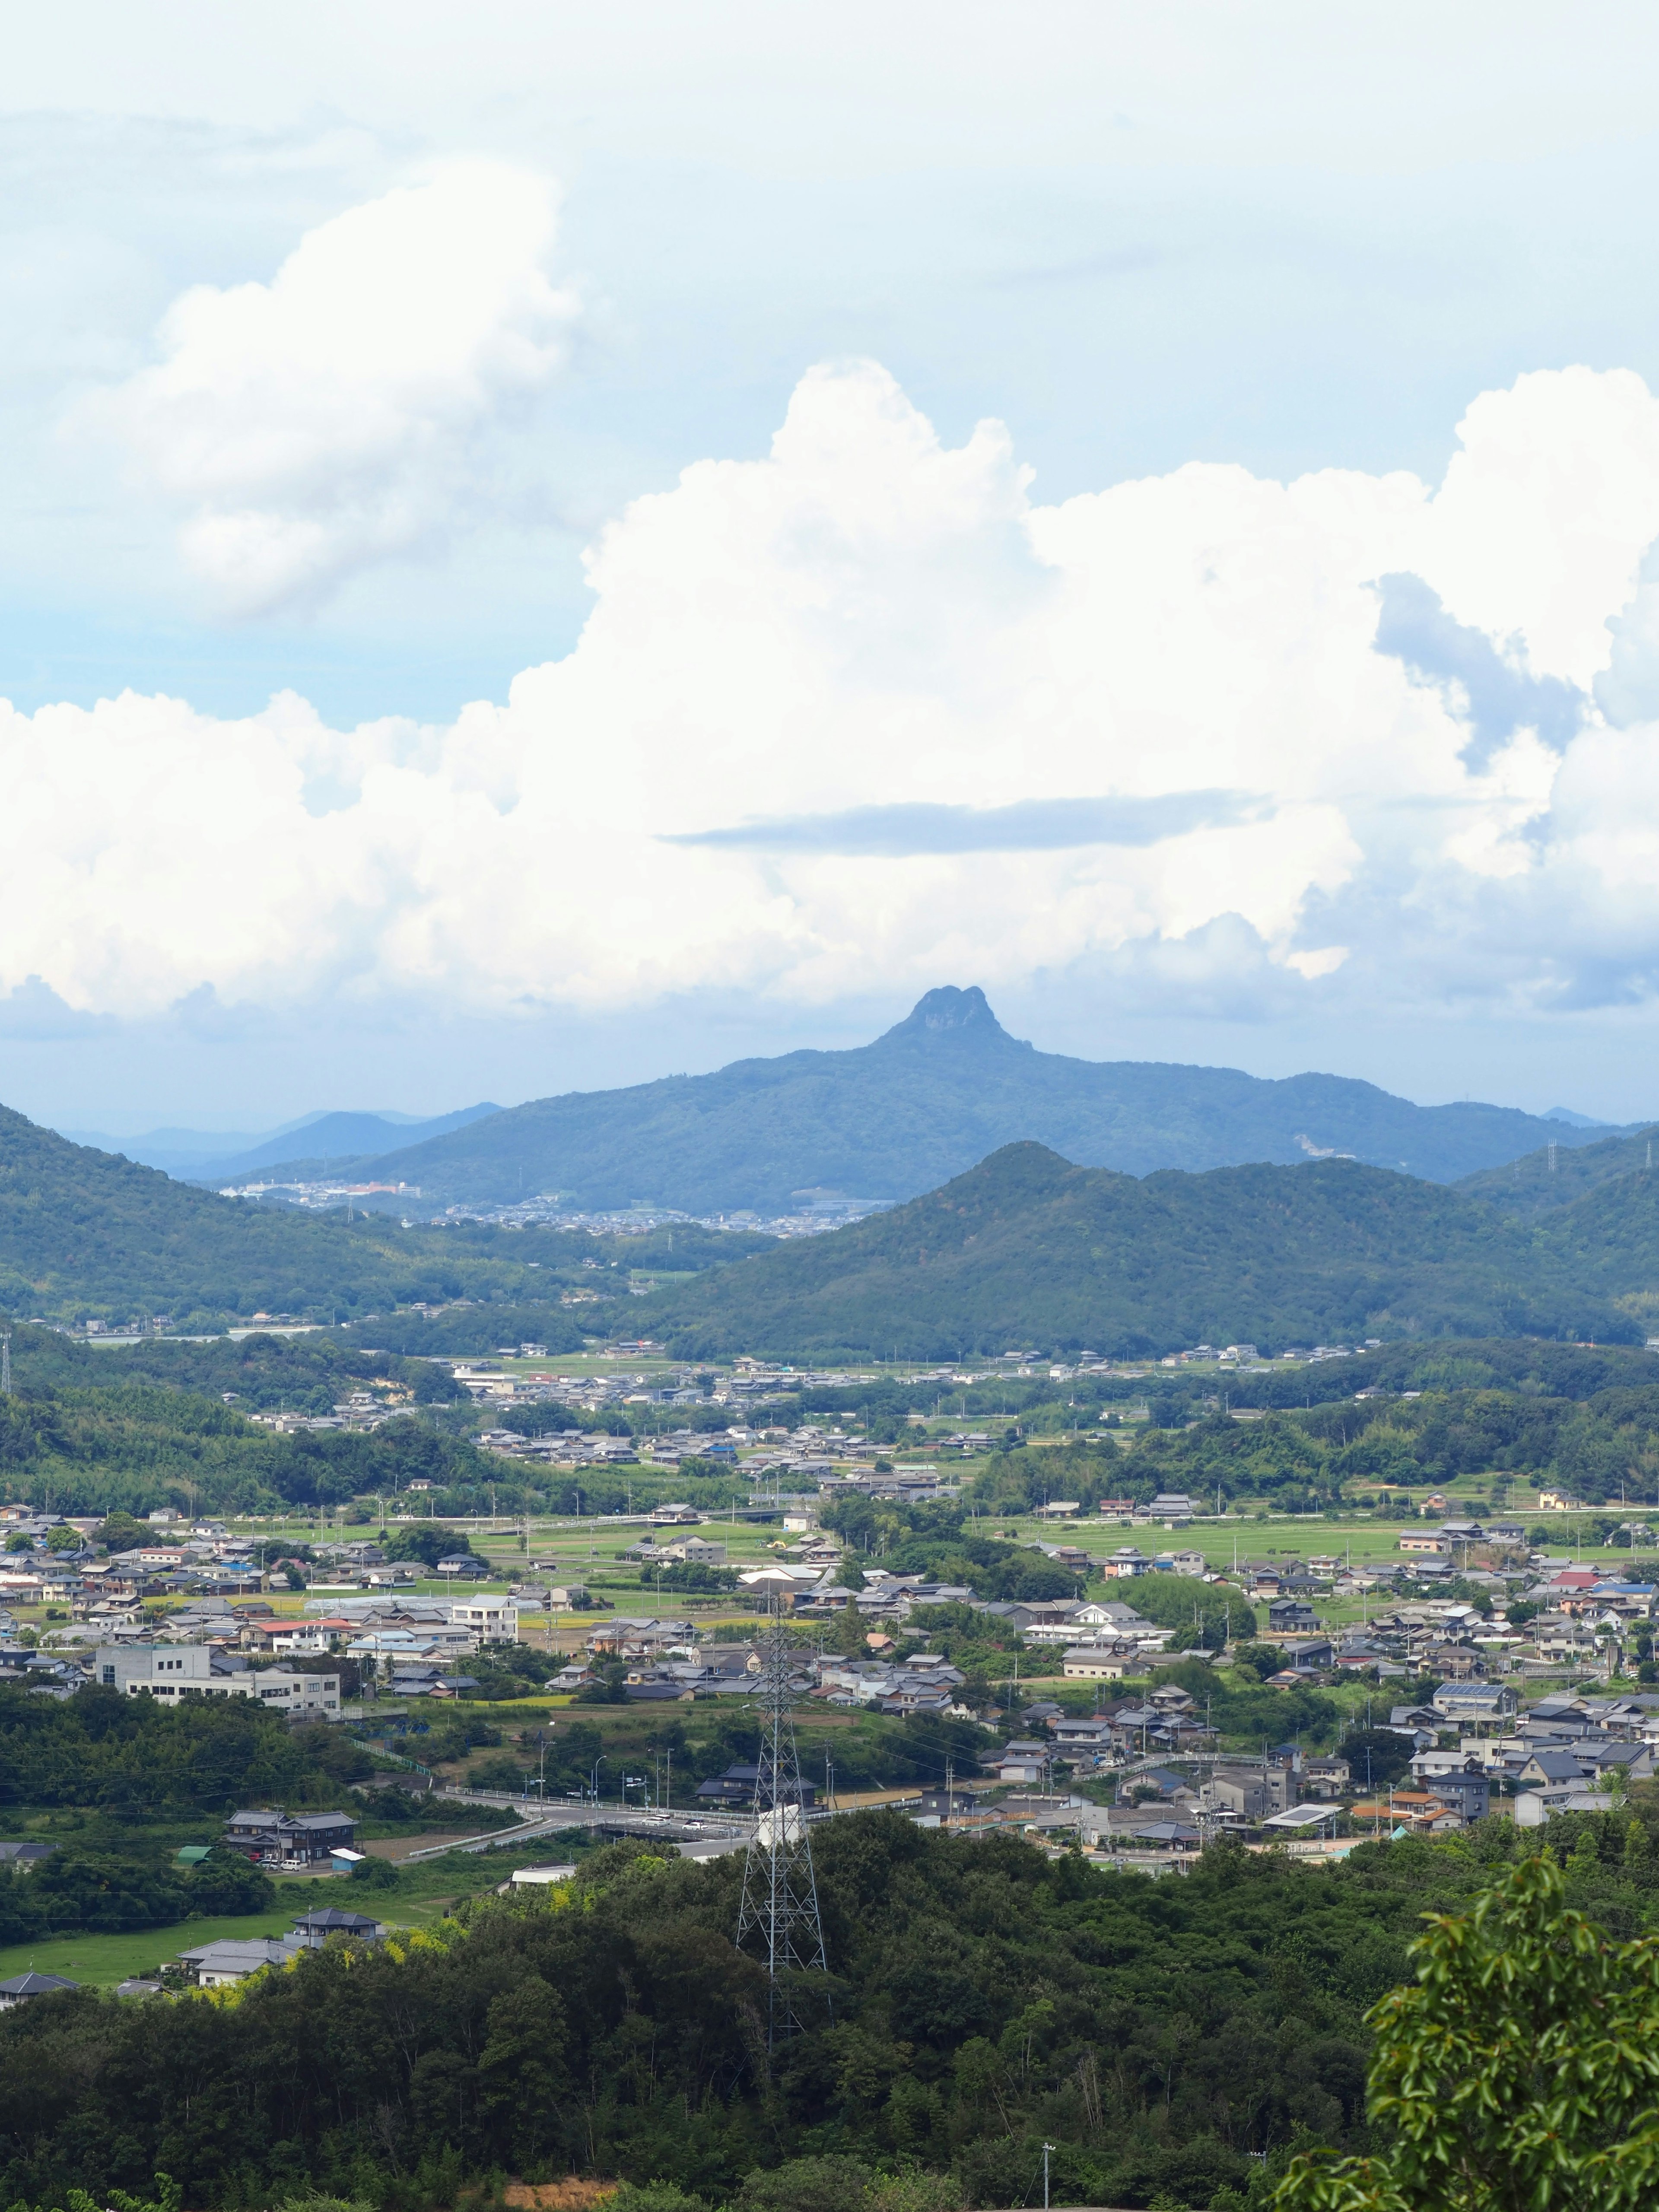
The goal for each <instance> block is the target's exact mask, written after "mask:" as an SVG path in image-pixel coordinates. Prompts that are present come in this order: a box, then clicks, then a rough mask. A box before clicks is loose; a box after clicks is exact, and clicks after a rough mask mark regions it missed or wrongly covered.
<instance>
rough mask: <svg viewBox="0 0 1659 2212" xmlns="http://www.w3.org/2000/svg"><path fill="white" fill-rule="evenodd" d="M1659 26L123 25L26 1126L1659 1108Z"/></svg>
mask: <svg viewBox="0 0 1659 2212" xmlns="http://www.w3.org/2000/svg"><path fill="white" fill-rule="evenodd" d="M1656 92H1659V18H1656V17H1655V16H1654V15H1653V14H1652V11H1651V10H1650V9H1642V8H1637V7H1633V6H1625V5H1620V4H1617V0H1614V4H1609V5H1607V6H1604V7H1602V8H1600V9H1595V10H1593V11H1587V10H1583V9H1566V8H1565V7H1538V6H1527V5H1520V6H1515V5H1509V6H1505V7H1503V8H1501V9H1500V8H1498V7H1497V6H1492V5H1486V4H1483V0H1468V4H1466V5H1464V6H1463V7H1462V8H1460V9H1455V10H1448V9H1443V8H1436V9H1430V8H1428V7H1426V6H1417V5H1411V4H1407V5H1402V6H1396V7H1395V8H1393V9H1389V10H1387V11H1372V12H1371V13H1370V14H1369V15H1364V17H1363V19H1362V15H1361V11H1358V10H1333V9H1328V8H1322V7H1315V6H1311V5H1308V6H1303V5H1296V4H1284V5H1278V6H1273V5H1268V6H1265V7H1264V6H1261V5H1254V6H1249V7H1246V6H1244V5H1242V4H1239V5H1217V4H1192V5H1182V4H1178V0H1177V4H1172V5H1170V6H1167V7H1164V8H1160V9H1146V8H1144V7H1128V6H1119V5H1115V4H1112V0H1091V4H1089V5H1086V6H1082V5H1079V6H1073V5H1071V4H1067V0H1054V4H1048V5H1040V6H1036V7H1033V6H1031V5H1030V4H1029V0H1028V4H1026V5H1024V6H1019V7H1015V6H1012V5H1000V4H998V5H986V4H973V0H967V4H955V5H952V6H951V7H949V8H946V7H944V6H942V5H934V4H933V3H932V0H913V4H910V5H908V6H905V7H902V8H900V9H894V8H893V7H891V6H890V4H889V5H884V6H882V7H879V8H878V7H873V6H870V5H867V4H861V0H850V4H847V5H843V6H842V7H841V8H839V9H836V10H834V11H828V10H809V9H795V8H785V7H782V6H780V5H777V4H775V0H774V4H772V5H769V6H760V5H735V4H722V3H721V0H707V4H702V5H695V6H691V7H687V6H685V5H684V0H680V4H678V5H674V6H665V5H660V4H657V0H638V4H633V5H628V6H623V7H618V8H613V9H600V10H595V9H591V8H586V7H583V8H578V7H575V6H568V5H564V4H562V0H539V4H538V5H536V6H534V7H530V6H523V5H518V4H506V0H496V4H490V0H482V4H480V0H473V4H471V5H469V7H468V8H467V9H465V10H463V9H458V8H455V7H453V6H450V7H438V6H435V5H432V4H429V0H400V4H399V5H398V6H397V7H396V8H393V7H392V6H390V5H386V4H381V0H358V4H355V5H349V6H346V7H344V8H342V7H340V6H339V5H338V4H334V5H331V6H330V7H329V8H327V9H324V8H323V7H321V6H318V5H313V4H308V0H290V4H289V5H288V6H286V7H284V8H283V9H282V10H281V11H276V10H272V9H224V8H222V7H220V6H216V5H214V6H209V5H195V4H170V0H156V4H155V5H153V6H152V7H150V8H148V9H144V10H143V11H137V12H135V11H133V10H131V9H125V8H118V7H116V6H113V5H106V4H102V0H63V4H60V5H59V6H58V8H57V9H52V10H49V11H48V10H37V11H35V15H34V17H33V19H32V20H31V21H27V22H26V23H19V24H15V25H14V26H12V27H11V33H10V35H9V52H8V66H7V69H6V70H5V72H4V73H3V76H0V174H3V183H4V190H3V192H0V310H3V325H4V327H5V329H6V331H7V333H8V343H7V345H6V346H5V348H4V349H0V440H3V447H4V453H5V457H6V462H7V465H6V467H5V468H4V470H3V471H0V696H3V698H4V700H5V701H6V702H8V703H7V704H6V705H4V706H3V707H0V774H3V794H4V796H3V800H0V1101H3V1103H6V1104H9V1105H11V1106H13V1107H15V1108H18V1109H21V1110H22V1111H24V1112H26V1113H28V1114H30V1115H33V1116H34V1117H36V1118H38V1119H41V1120H44V1121H51V1122H52V1123H53V1124H54V1125H55V1126H58V1127H72V1128H76V1129H82V1130H96V1131H106V1132H110V1133H114V1134H117V1135H122V1134H128V1135H133V1134H137V1133H139V1132H141V1131H143V1130H147V1129H149V1128H151V1127H155V1126H157V1125H171V1126H183V1127H197V1128H203V1129H222V1130H227V1131H230V1130H234V1131H259V1130H263V1129H266V1128H270V1127H275V1126H276V1125H277V1124H279V1123H281V1122H283V1121H288V1120H290V1119H292V1118H294V1117H295V1116H297V1115H301V1114H304V1113H306V1112H308V1111H312V1110H315V1109H323V1108H337V1107H369V1108H374V1107H379V1108H392V1109H400V1110H403V1111H405V1112H413V1113H436V1112H441V1111H444V1110H447V1109H451V1108H453V1107H456V1106H459V1105H463V1104H466V1103H471V1102H473V1101H474V1100H477V1099H481V1098H492V1099H495V1100H496V1101H497V1102H499V1103H515V1102H516V1101H518V1100H520V1099H522V1098H526V1097H538V1096H544V1095H546V1094H548V1093H550V1092H553V1091H561V1090H566V1089H570V1088H574V1087H583V1088H586V1087H591V1086H594V1085H609V1084H614V1083H624V1082H635V1081H642V1080H647V1079H650V1078H652V1077H653V1076H656V1075H659V1074H664V1073H675V1072H681V1071H696V1070H699V1069H702V1068H707V1067H712V1066H719V1065H721V1064H723V1063H724V1062H726V1061H727V1060H732V1059H733V1058H736V1057H739V1056H742V1055H744V1054H755V1053H763V1054H764V1053H774V1052H779V1051H784V1050H789V1049H793V1048H796V1047H799V1046H803V1045H823V1046H838V1045H846V1044H851V1043H857V1042H862V1041H864V1040H865V1039H866V1038H867V1037H869V1036H872V1035H874V1034H876V1033H877V1032H878V1030H881V1029H882V1028H884V1027H885V1026H887V1025H888V1024H890V1023H891V1022H892V1021H894V1020H896V1019H897V1018H900V1017H901V1016H902V1014H903V1013H904V1012H906V1011H907V1010H908V1006H910V1005H911V1004H912V1003H913V1002H914V1000H915V999H916V998H917V997H919V996H920V995H921V993H922V992H923V991H925V990H927V988H929V987H933V985H936V984H940V983H956V984H960V985H967V984H970V983H978V984H981V985H982V986H983V987H984V988H985V989H986V990H987V994H989V996H990V998H991V1001H992V1003H993V1005H994V1007H995V1008H996V1009H997V1011H998V1012H999V1014H1000V1017H1001V1018H1002V1019H1003V1021H1004V1023H1005V1024H1006V1026H1007V1027H1008V1028H1010V1029H1011V1030H1014V1031H1015V1033H1016V1034H1018V1035H1021V1036H1030V1038H1032V1039H1033V1040H1034V1041H1035V1042H1037V1043H1038V1044H1040V1045H1042V1046H1043V1047H1044V1048H1048V1049H1052V1050H1058V1051H1066V1052H1073V1053H1078V1054H1082V1055H1084V1056H1085V1057H1088V1058H1091V1059H1163V1060H1170V1059H1175V1060H1196V1061H1202V1062H1206V1063H1209V1064H1224V1065H1229V1066H1241V1067H1245V1068H1248V1069H1249V1070H1251V1071H1252V1072H1253V1073H1258V1074H1263V1075H1283V1074H1289V1073H1295V1072H1297V1071H1298V1070H1300V1069H1303V1068H1309V1067H1312V1068H1319V1069H1325V1070H1329V1071H1332V1072H1334V1073H1341V1074H1348V1075H1355V1076H1362V1077H1364V1078H1366V1079H1370V1080H1372V1081H1375V1082H1378V1083H1381V1084H1383V1085H1385V1086H1386V1087H1388V1088H1389V1089H1390V1090H1393V1091H1399V1092H1401V1093H1403V1094H1405V1095H1407V1096H1408V1097H1414V1098H1418V1099H1420V1100H1423V1101H1425V1102H1429V1103H1432V1102H1438V1101H1441V1100H1445V1099H1452V1098H1459V1097H1484V1098H1492V1099H1496V1100H1499V1101H1502V1102H1504V1103H1513V1104H1516V1105H1521V1106H1526V1107H1529V1108H1531V1109H1534V1110H1547V1109H1549V1108H1551V1107H1553V1106H1558V1105H1561V1106H1568V1107H1571V1108H1573V1109H1577V1110H1578V1111H1581V1112H1585V1113H1590V1114H1595V1115H1601V1116H1604V1117H1606V1118H1609V1119H1613V1120H1620V1121H1624V1120H1629V1119H1635V1118H1638V1117H1648V1116H1652V1115H1659V1067H1656V1053H1655V1048H1656V1043H1659V1003H1656V994H1659V775H1656V766H1659V761H1656V744H1659V398H1656V396H1655V395H1656V394H1659V283H1656V281H1655V279H1656V276H1659V270H1656V265H1655V264H1656V260H1659V241H1656V235H1655V233H1654V229H1653V226H1652V222H1651V218H1650V212H1649V211H1650V209H1651V207H1652V205H1653V204H1655V199H1656V196H1659V123H1656V120H1655V118H1656V117H1659V100H1656V96H1655V95H1656Z"/></svg>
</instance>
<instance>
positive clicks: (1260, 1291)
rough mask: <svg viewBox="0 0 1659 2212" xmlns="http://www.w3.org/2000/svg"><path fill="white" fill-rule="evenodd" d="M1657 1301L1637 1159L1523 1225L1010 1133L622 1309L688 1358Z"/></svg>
mask: <svg viewBox="0 0 1659 2212" xmlns="http://www.w3.org/2000/svg"><path fill="white" fill-rule="evenodd" d="M485 1126H486V1127H488V1126H493V1125H489V1124H486V1125H485ZM1656 1301H1659V1173H1655V1172H1650V1171H1648V1170H1645V1169H1644V1170H1638V1171H1637V1172H1635V1173H1633V1174H1630V1175H1626V1176H1622V1177H1620V1179H1619V1180H1618V1181H1616V1182H1604V1183H1601V1184H1597V1185H1595V1186H1594V1187H1592V1188H1589V1189H1587V1190H1586V1191H1585V1193H1584V1194H1583V1195H1582V1196H1581V1197H1579V1198H1577V1199H1576V1200H1574V1201H1573V1202H1572V1203H1571V1205H1567V1206H1560V1207H1558V1208H1556V1209H1554V1210H1553V1211H1552V1212H1547V1213H1545V1214H1542V1215H1541V1216H1540V1217H1538V1218H1535V1219H1532V1220H1528V1221H1521V1220H1518V1219H1516V1218H1512V1217H1511V1216H1510V1215H1509V1214H1507V1213H1505V1212H1503V1211H1502V1210H1501V1209H1500V1208H1499V1207H1498V1206H1494V1205H1492V1204H1489V1203H1486V1202H1485V1201H1483V1200H1480V1199H1477V1198H1474V1197H1469V1196H1466V1195H1464V1194H1462V1193H1460V1192H1458V1191H1455V1190H1449V1189H1447V1188H1444V1187H1443V1186H1442V1185H1440V1184H1437V1183H1432V1182H1421V1181H1419V1180H1417V1179H1416V1178H1414V1177H1413V1176H1407V1175H1401V1174H1395V1173H1390V1172H1389V1170H1386V1169H1383V1168H1375V1167H1367V1166H1364V1165H1363V1164H1360V1163H1358V1161H1354V1160H1341V1159H1322V1160H1315V1161H1310V1162H1307V1163H1305V1164H1303V1165H1302V1166H1300V1167H1238V1168H1217V1169H1213V1170H1211V1171H1210V1172H1208V1173H1207V1174H1203V1175H1188V1174H1185V1173H1176V1172H1165V1173H1161V1174H1158V1175H1152V1176H1146V1177H1145V1178H1144V1179H1142V1180H1139V1181H1137V1180H1136V1179H1135V1178H1134V1177H1133V1176H1125V1175H1118V1174H1114V1173H1112V1172H1110V1171H1109V1170H1104V1169H1097V1168H1081V1167H1074V1166H1073V1165H1072V1164H1071V1163H1070V1162H1069V1161H1066V1160H1064V1159H1062V1158H1060V1156H1059V1155H1058V1154H1057V1153H1055V1152H1049V1151H1047V1150H1046V1149H1045V1148H1044V1147H1043V1146H1041V1145H1036V1144H1019V1145H1010V1146H1006V1147H1005V1148H1004V1149H1003V1150H1002V1151H1001V1152H995V1153H993V1154H992V1155H991V1157H990V1158H988V1159H986V1160H983V1161H981V1163H980V1164H979V1165H978V1166H977V1167H975V1168H973V1169H971V1170H969V1172H968V1173H967V1174H965V1175H962V1176H957V1179H956V1180H955V1181H954V1182H950V1183H947V1184H946V1185H945V1187H944V1188H942V1189H940V1190H936V1191H933V1192H931V1193H930V1194H928V1195H927V1197H925V1198H919V1199H915V1200H911V1201H910V1203H909V1204H908V1205H905V1206H897V1207H895V1208H894V1209H892V1210H891V1211H890V1212H885V1213H881V1214H877V1215H872V1216H871V1217H870V1218H866V1219H865V1220H862V1221H858V1222H854V1224H852V1225H850V1226H849V1227H848V1228H845V1229H840V1230H837V1231H834V1232H833V1233H832V1234H830V1235H828V1236H823V1237H808V1238H798V1239H796V1240H793V1242H789V1243H784V1244H782V1245H781V1246H780V1247H779V1248H778V1249H776V1250H775V1251H773V1252H768V1253H763V1254H759V1255H756V1256H755V1257H753V1258H751V1259H748V1260H745V1261H741V1262H739V1264H738V1265H737V1266H736V1267H728V1268H721V1269H720V1271H719V1272H718V1273H714V1274H708V1275H704V1276H702V1277H699V1278H698V1279H695V1280H693V1281H690V1282H688V1283H683V1284H680V1285H678V1286H677V1287H675V1288H674V1289H672V1290H670V1291H663V1292H662V1293H660V1294H659V1296H657V1297H653V1299H651V1300H649V1301H648V1302H644V1303H642V1305H641V1313H640V1317H639V1318H640V1326H641V1328H648V1329H649V1330H650V1332H651V1334H653V1335H656V1336H659V1337H660V1338H662V1339H663V1340H664V1341H665V1342H666V1343H667V1345H668V1346H669V1347H670V1349H671V1351H673V1352H676V1353H677V1354H678V1355H680V1356H683V1357H686V1358H709V1357H714V1356H717V1355H721V1354H731V1353H734V1352H755V1353H763V1354H768V1355H774V1356H777V1357H781V1358H805V1357H811V1358H829V1357H832V1356H850V1357H854V1358H860V1357H861V1358H869V1357H872V1356H875V1357H878V1358H928V1359H936V1358H945V1359H963V1358H969V1357H970V1356H971V1357H982V1356H985V1355H987V1354H990V1355H995V1354H999V1353H1001V1352H1007V1351H1010V1350H1013V1349H1017V1348H1018V1347H1020V1346H1025V1345H1036V1346H1044V1347H1047V1348H1049V1349H1054V1348H1060V1349H1069V1350H1073V1351H1075V1350H1079V1349H1083V1348H1088V1349H1091V1350H1093V1351H1095V1352H1100V1353H1103V1354H1104V1355H1106V1356H1108V1357H1109V1358H1145V1357H1149V1356H1152V1355H1161V1354H1163V1353H1164V1352H1176V1351H1179V1350H1181V1349H1182V1348H1184V1347H1186V1346H1191V1345H1195V1344H1204V1343H1209V1344H1216V1345H1225V1344H1230V1343H1234V1342H1238V1341H1243V1342H1248V1343H1251V1344H1255V1345H1257V1346H1261V1349H1262V1350H1264V1351H1266V1352H1269V1353H1274V1352H1279V1351H1281V1350H1284V1349H1285V1348H1287V1347H1289V1346H1304V1347H1305V1346H1312V1345H1316V1344H1320V1343H1350V1344H1352V1343H1353V1342H1355V1341H1356V1340H1359V1341H1363V1340H1364V1339H1365V1338H1366V1337H1367V1336H1368V1335H1369V1336H1374V1337H1379V1338H1383V1339H1395V1340H1398V1339H1400V1338H1401V1337H1407V1336H1409V1337H1413V1338H1424V1337H1436V1336H1453V1335H1462V1336H1474V1335H1480V1336H1516V1337H1520V1336H1535V1337H1546V1338H1555V1339H1562V1340H1579V1339H1589V1340H1594V1341H1596V1342H1602V1343H1606V1342H1612V1343H1640V1342H1641V1341H1642V1340H1643V1338H1644V1332H1645V1328H1646V1316H1647V1314H1648V1312H1649V1310H1650V1305H1652V1304H1654V1303H1655V1302H1656Z"/></svg>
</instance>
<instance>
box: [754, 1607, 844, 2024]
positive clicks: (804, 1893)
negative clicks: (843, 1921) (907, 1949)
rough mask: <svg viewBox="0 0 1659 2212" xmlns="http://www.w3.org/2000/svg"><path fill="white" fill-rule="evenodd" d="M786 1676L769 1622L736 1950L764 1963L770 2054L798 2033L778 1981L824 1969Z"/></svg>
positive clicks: (779, 1634)
mask: <svg viewBox="0 0 1659 2212" xmlns="http://www.w3.org/2000/svg"><path fill="white" fill-rule="evenodd" d="M789 1672H790V1668H789V1645H788V1642H787V1638H785V1635H784V1632H783V1629H782V1626H781V1624H780V1623H779V1622H777V1621H774V1623H773V1626H772V1628H771V1630H770V1632H769V1634H768V1636H767V1638H766V1641H765V1643H764V1644H763V1646H762V1650H761V1686H760V1692H759V1698H758V1703H759V1705H760V1716H761V1745H760V1763H759V1771H758V1772H757V1776H756V1778H755V1832H754V1835H753V1836H752V1837H751V1838H750V1844H749V1849H748V1851H747V1852H746V1854H745V1855H744V1863H743V1902H742V1904H741V1905H739V1907H738V1946H739V1948H746V1949H749V1950H751V1951H755V1952H757V1953H759V1954H761V1955H763V1957H764V1958H765V1960H766V1972H767V1977H768V1982H769V1990H768V1997H767V2012H766V2045H767V2049H768V2050H769V2051H770V2050H775V2048H776V2046H777V2045H778V2044H779V2043H780V2042H781V2041H782V2040H783V2039H785V2038H786V2037H787V2036H790V2035H793V2034H797V2033H799V2030H800V2026H801V2023H800V2021H799V2020H798V2019H797V2018H796V2016H795V2010H794V2005H793V2000H792V1997H791V1995H790V1991H789V1989H788V1987H787V1984H784V1985H782V1986H780V1984H779V1979H778V1977H779V1976H780V1975H781V1974H782V1975H788V1974H790V1973H818V1974H823V1973H827V1972H829V1957H828V1954H826V1952H825V1950H824V1948H823V1920H822V1919H821V1918H820V1917H819V1913H818V1888H817V1880H816V1878H815V1877H814V1875H813V1873H812V1844H811V1837H810V1835H809V1833H808V1832H807V1824H806V1820H805V1811H804V1808H803V1807H802V1804H801V1782H800V1760H799V1756H798V1754H797V1752H796V1749H795V1723H794V1717H793V1711H792V1705H793V1699H792V1696H791V1692H790V1686H789Z"/></svg>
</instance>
